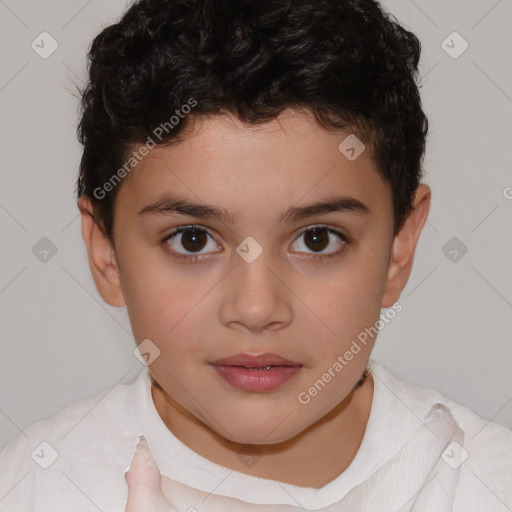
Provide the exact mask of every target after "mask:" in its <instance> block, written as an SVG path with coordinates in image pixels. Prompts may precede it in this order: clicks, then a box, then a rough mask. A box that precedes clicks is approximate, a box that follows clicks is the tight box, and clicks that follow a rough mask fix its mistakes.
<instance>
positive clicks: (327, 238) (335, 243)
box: [292, 226, 346, 257]
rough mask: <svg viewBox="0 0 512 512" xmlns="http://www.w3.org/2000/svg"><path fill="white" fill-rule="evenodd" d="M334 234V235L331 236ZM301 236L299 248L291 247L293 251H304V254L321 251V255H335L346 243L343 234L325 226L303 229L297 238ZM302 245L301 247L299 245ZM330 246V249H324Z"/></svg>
mask: <svg viewBox="0 0 512 512" xmlns="http://www.w3.org/2000/svg"><path fill="white" fill-rule="evenodd" d="M333 235H334V236H333ZM301 237H303V240H304V241H303V242H302V244H299V248H295V249H292V251H293V252H304V253H305V254H312V255H314V254H315V253H321V255H322V256H327V257H328V256H335V255H336V254H337V253H339V252H340V250H341V248H343V246H344V245H345V243H346V238H345V236H344V235H343V234H342V233H340V232H339V231H336V230H334V229H329V228H328V227H326V226H314V227H313V228H309V229H307V230H305V231H303V232H302V233H301V234H300V236H299V238H298V240H300V238H301ZM301 245H302V247H300V246H301ZM328 248H330V249H331V250H330V251H327V252H325V251H326V249H328ZM310 251H312V252H310Z"/></svg>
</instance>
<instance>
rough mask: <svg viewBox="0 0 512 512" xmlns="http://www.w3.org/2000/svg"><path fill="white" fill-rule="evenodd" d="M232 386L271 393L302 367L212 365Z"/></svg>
mask: <svg viewBox="0 0 512 512" xmlns="http://www.w3.org/2000/svg"><path fill="white" fill-rule="evenodd" d="M212 366H213V367H214V368H215V370H216V372H217V373H218V374H219V375H220V377H222V378H223V379H224V380H225V381H226V382H228V383H229V384H231V385H232V386H234V387H236V388H239V389H243V390H245V391H271V390H272V389H276V388H278V387H279V386H282V385H283V384H284V383H285V382H287V381H288V380H289V379H291V378H292V377H293V376H294V375H295V374H296V373H297V372H298V371H299V370H300V369H301V368H302V366H274V368H272V369H271V370H258V369H251V370H249V369H247V368H242V367H240V366H220V365H212Z"/></svg>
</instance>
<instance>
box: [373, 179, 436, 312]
mask: <svg viewBox="0 0 512 512" xmlns="http://www.w3.org/2000/svg"><path fill="white" fill-rule="evenodd" d="M430 197H431V191H430V187H429V186H428V185H425V184H424V183H422V184H420V185H419V186H418V188H417V189H416V194H415V197H414V203H413V209H412V211H411V213H410V215H409V217H408V218H407V220H406V221H405V223H404V225H403V226H402V228H401V229H400V231H399V232H398V233H397V234H396V236H395V238H394V240H393V244H392V246H391V257H390V262H389V266H388V275H387V282H386V287H385V291H384V296H383V299H382V307H383V308H389V307H391V306H392V305H393V304H395V303H396V302H397V301H398V299H399V298H400V294H401V293H402V290H403V289H404V288H405V285H406V284H407V281H408V280H409V275H410V274H411V270H412V263H413V260H414V252H415V250H416V246H417V244H418V240H419V237H420V234H421V231H422V229H423V227H424V225H425V222H426V221H427V216H428V212H429V209H430Z"/></svg>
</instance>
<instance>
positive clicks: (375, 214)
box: [78, 110, 430, 488]
mask: <svg viewBox="0 0 512 512" xmlns="http://www.w3.org/2000/svg"><path fill="white" fill-rule="evenodd" d="M185 133H186V137H185V140H184V141H183V142H181V143H180V144H178V145H174V146H170V147H167V148H161V147H157V148H155V149H153V150H152V151H151V152H150V154H149V155H148V156H146V157H145V158H144V159H143V160H142V161H141V162H140V163H139V164H138V165H137V166H136V168H135V169H134V170H132V171H131V173H130V174H129V175H128V176H127V177H126V178H125V179H124V181H123V183H122V184H121V185H120V188H119V190H118V196H117V200H116V203H115V208H114V244H113V245H112V244H111V243H110V242H109V240H108V239H107V237H106V236H105V235H104V233H103V232H102V230H101V229H100V227H99V226H98V225H97V224H96V223H95V222H94V220H93V216H92V212H93V210H92V206H91V203H90V201H89V200H88V199H87V198H86V197H82V198H80V199H79V202H78V206H79V208H80V211H81V213H82V234H83V238H84V241H85V244H86V246H87V250H88V255H89V263H90V266H91V270H92V273H93V276H94V279H95V282H96V286H97V288H98V290H99V293H100V294H101V296H102V297H103V299H104V300H105V301H106V302H107V303H108V304H110V305H112V306H118V307H121V306H124V305H126V306H127V310H128V313H129V317H130V321H131V325H132V330H133V333H134V337H135V340H136V342H137V344H139V343H141V342H142V341H143V340H145V339H148V338H149V339H150V340H151V341H152V342H153V343H154V344H155V345H156V346H158V348H159V349H160V351H161V353H160V356H159V357H158V358H157V359H156V360H155V361H154V362H153V363H152V364H151V365H150V366H149V369H150V372H151V375H152V377H153V378H154V379H155V380H156V381H157V382H158V383H159V384H160V386H161V389H160V388H159V387H157V386H155V385H153V386H152V397H153V401H154V404H155V407H156V409H157V411H158V413H159V415H160V417H161V418H162V420H163V421H164V423H165V424H166V425H167V427H168V428H169V430H170V431H172V433H173V434H174V435H175V436H176V437H177V438H178V439H180V440H181V441H182V442H183V443H185V444H186V445H188V446H189V447H190V448H191V449H193V450H194V451H196V452H197V453H199V454H201V455H202V456H204V457H206V458H208V459H209V460H211V461H213V462H215V463H217V464H220V465H222V466H225V467H228V468H230V469H233V470H236V471H239V472H241V473H245V474H248V475H252V476H258V477H261V478H268V479H276V480H279V481H282V482H286V483H290V484H294V485H300V486H307V487H314V488H319V487H322V486H324V485H325V484H327V483H328V482H330V481H331V480H333V479H334V478H336V476H338V475H339V474H340V473H341V472H343V471H344V470H345V469H346V468H347V467H348V465H349V464H350V463H351V461H352V460H353V458H354V456H355V455H356V453H357V450H358V448H359V446H360V443H361V441H362V438H363V436H364V432H365V428H366V424H367V422H368V418H369V415H370V411H371V404H372V397H373V380H372V378H371V375H370V377H369V378H367V379H366V381H365V382H364V384H363V385H362V386H360V387H358V388H356V389H354V386H355V385H356V383H357V382H358V380H359V379H360V377H361V375H362V373H363V372H364V370H365V369H366V366H367V362H368V358H369V356H370V353H371V349H372V348H373V344H374V341H375V340H370V342H369V343H368V344H367V346H366V347H364V346H362V350H361V352H359V353H358V354H357V355H356V356H354V358H353V359H352V360H351V361H350V362H349V364H347V365H346V366H345V367H344V368H343V370H342V371H341V372H339V373H337V374H336V376H335V377H334V378H333V379H332V380H331V382H329V383H328V384H327V385H326V386H325V387H324V389H323V390H322V391H321V392H319V393H318V394H317V396H315V397H313V398H312V399H311V401H310V402H309V403H308V404H306V405H303V404H301V403H300V402H299V400H298V399H297V396H298V394H299V393H300V392H301V391H307V390H308V388H310V387H311V386H312V385H313V384H314V383H315V382H316V381H317V380H318V379H319V378H321V376H322V374H323V373H324V372H326V371H327V370H328V368H330V367H332V366H333V363H334V362H335V361H336V359H337V357H338V356H339V355H343V354H344V353H345V352H346V351H347V350H348V349H349V347H350V345H351V343H352V341H353V340H355V339H356V338H357V336H358V334H359V333H361V332H362V331H364V329H365V328H368V327H371V326H373V325H374V324H375V322H376V321H378V319H379V315H380V313H381V308H386V307H391V306H392V305H393V304H394V303H395V302H396V301H397V300H398V299H399V297H400V292H401V291H402V289H403V288H404V286H405V285H406V283H407V280H408V278H409V274H410V272H411V268H412V263H413V257H414V251H415V248H416V245H417V242H418V238H419V236H420V232H421V230H422V228H423V226H424V223H425V221H426V218H427V214H428V210H429V206H430V189H429V187H428V186H427V185H424V184H421V185H420V186H419V187H418V189H417V191H416V196H415V202H414V209H413V211H412V213H411V215H410V216H409V218H408V219H407V221H406V223H405V225H404V226H403V227H402V229H401V230H400V232H399V233H397V234H396V236H394V234H393V211H392V196H391V190H390V187H389V184H388V183H387V182H386V181H385V180H383V178H382V177H381V176H380V174H379V173H378V172H377V168H376V165H375V163H374V161H373V159H372V155H371V153H370V151H369V149H366V150H365V151H364V152H363V153H362V154H361V155H360V156H359V157H358V158H357V159H356V160H355V161H353V162H351V161H349V160H348V159H347V158H346V157H345V156H344V155H343V154H342V153H341V152H340V151H339V150H338V145H339V144H340V143H341V142H342V141H343V140H344V139H345V137H346V136H347V134H346V133H345V134H344V133H340V132H337V133H333V132H328V131H326V130H324V129H322V128H321V127H320V126H318V124H317V123H316V122H315V120H314V118H313V117H312V115H310V114H308V113H305V112H298V111H295V110H288V111H285V112H284V113H283V114H282V115H281V116H279V118H278V119H274V120H272V121H271V122H268V123H265V124H263V125H259V126H256V127H255V126H247V125H244V124H242V123H240V122H239V121H238V120H237V119H235V118H233V117H232V116H229V115H223V116H216V117H206V118H202V119H199V120H197V122H195V123H193V124H190V128H188V131H186V132H185ZM165 194H175V195H178V196H180V197H183V198H186V199H188V200H191V201H194V202H198V203H206V204H209V205H216V206H218V207H222V208H224V209H225V210H227V212H229V214H230V215H231V216H233V219H232V220H234V221H235V222H233V223H228V222H223V221H221V220H214V219H198V218H195V217H190V216H188V215H187V216H185V215H177V214H151V213H147V214H139V211H140V210H141V209H143V208H144V207H145V206H147V205H148V204H151V203H153V202H155V201H156V200H158V199H161V198H162V196H163V195H165ZM341 195H342V196H347V197H351V198H355V199H357V200H359V201H360V202H362V203H363V204H364V205H366V206H367V208H368V210H369V213H367V214H365V213H361V212H359V211H352V210H346V211H337V212H330V213H327V214H323V215H320V214H317V215H314V216H312V217H310V218H307V219H302V220H299V221H295V222H292V223H290V222H278V217H279V215H280V213H281V212H282V211H284V210H286V209H288V208H290V207H293V206H304V205H309V204H311V203H314V202H317V201H321V200H325V199H328V198H332V197H333V196H341ZM188 224H193V225H194V226H198V227H201V228H203V229H205V230H207V231H208V232H209V233H210V234H211V235H212V238H210V237H209V236H208V235H207V234H205V235H204V236H205V238H204V240H205V243H204V244H203V246H202V248H201V247H200V248H199V249H198V250H199V252H200V253H201V254H202V255H203V256H204V259H202V260H199V261H196V262H195V263H194V262H193V263H187V262H186V261H185V260H183V259H177V258H176V257H174V256H173V254H176V252H178V253H181V254H182V255H183V256H185V257H187V256H189V257H190V256H193V255H194V254H196V253H194V252H191V250H190V247H191V246H190V245H187V242H186V240H189V241H190V237H189V238H188V239H187V238H186V235H185V241H184V239H182V237H181V235H178V236H176V237H175V238H174V240H168V241H167V242H166V241H164V238H165V237H166V236H167V235H169V234H170V233H171V232H172V231H173V230H175V229H176V228H178V227H180V226H184V225H188ZM317 224H326V225H328V227H329V228H331V229H334V230H336V231H338V232H340V233H342V234H343V235H345V236H346V237H347V240H348V241H347V242H345V243H344V242H342V241H340V239H339V238H338V237H337V236H336V235H334V234H330V235H329V234H327V233H326V232H324V233H326V234H325V237H326V241H325V244H324V245H323V246H320V248H318V249H317V251H319V252H315V249H314V247H315V246H314V245H311V234H309V235H308V232H307V230H308V229H311V227H312V226H315V225H317ZM248 236H250V237H252V238H254V239H255V240H256V241H257V242H258V244H259V245H260V246H261V247H262V249H263V252H262V254H261V255H260V256H259V257H258V258H257V259H256V260H255V261H253V262H252V263H247V262H246V261H245V260H244V259H242V258H241V257H240V256H239V255H238V254H237V252H236V248H237V246H239V244H240V243H241V242H242V241H243V240H244V239H245V238H246V237H248ZM180 242H181V243H180ZM183 243H185V246H184V245H183ZM189 243H190V242H189ZM308 243H309V245H308ZM311 247H313V249H312V248H311ZM340 249H341V250H342V251H341V252H339V251H340ZM173 251H174V252H173ZM336 253H338V254H337V255H336ZM329 254H331V255H334V256H333V257H331V258H327V259H325V260H313V259H311V257H312V256H313V257H314V256H315V255H329ZM243 352H245V353H250V354H254V355H259V354H263V353H265V352H273V353H277V354H279V355H281V356H283V357H286V358H288V359H290V360H292V361H295V362H298V363H300V364H302V365H303V367H302V368H301V370H300V372H299V373H298V374H297V375H295V376H294V377H293V378H292V379H291V380H289V381H288V382H286V383H285V384H284V385H282V386H281V387H279V388H277V389H276V390H273V391H267V392H260V393H256V392H247V391H243V390H240V389H237V388H234V387H232V386H231V385H229V384H228V383H226V382H225V381H224V380H222V379H221V378H220V377H219V376H218V375H217V373H216V372H215V371H214V370H213V368H212V367H211V366H210V365H209V362H210V361H213V360H215V359H218V358H222V357H226V356H230V355H234V354H239V353H243ZM255 449H257V451H258V453H259V454H260V455H261V458H260V459H259V460H258V462H257V463H256V464H254V465H253V466H251V467H247V466H246V465H245V464H244V461H243V460H242V459H241V458H240V457H239V456H238V454H239V451H242V453H248V454H250V453H254V450H255Z"/></svg>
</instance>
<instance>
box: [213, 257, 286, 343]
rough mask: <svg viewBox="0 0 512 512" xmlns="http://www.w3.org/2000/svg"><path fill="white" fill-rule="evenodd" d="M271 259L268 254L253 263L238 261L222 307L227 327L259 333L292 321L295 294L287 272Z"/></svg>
mask: <svg viewBox="0 0 512 512" xmlns="http://www.w3.org/2000/svg"><path fill="white" fill-rule="evenodd" d="M270 259H271V258H270V256H267V255H266V253H265V251H263V253H262V254H261V255H260V256H259V257H258V258H257V259H256V260H255V261H252V262H251V263H248V262H246V261H244V260H243V259H242V258H239V257H238V256H237V257H236V258H235V262H234V268H233V270H232V271H231V272H230V273H229V275H228V276H227V278H226V279H227V281H226V283H225V285H224V289H223V293H222V298H221V304H220V307H219V315H220V320H221V322H222V323H223V325H225V326H227V327H229V328H231V329H240V330H247V331H250V332H254V333H259V332H263V331H265V330H276V329H279V328H282V327H284V326H286V325H288V324H289V323H290V322H291V319H292V316H293V310H292V305H291V302H290V300H291V298H292V297H293V293H292V292H291V290H290V288H289V287H288V286H287V285H286V277H285V271H284V269H283V268H282V267H279V266H278V265H277V264H276V263H275V261H274V262H272V261H270Z"/></svg>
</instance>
